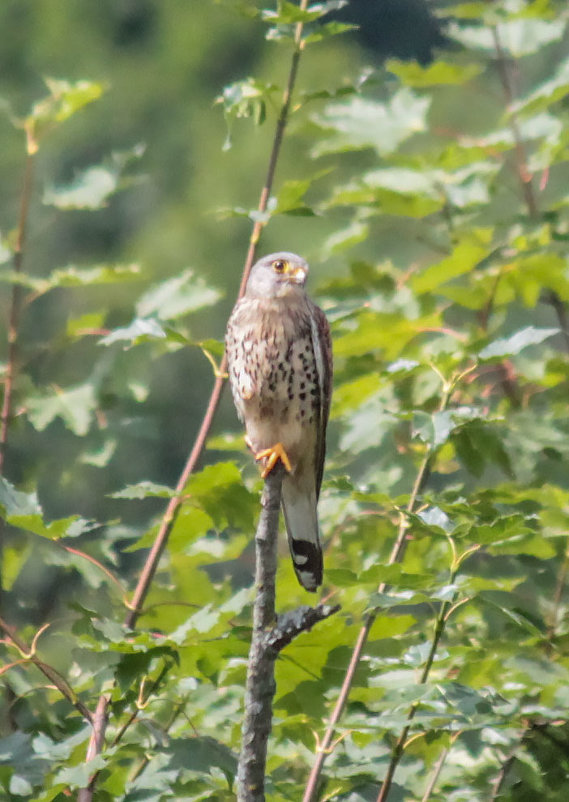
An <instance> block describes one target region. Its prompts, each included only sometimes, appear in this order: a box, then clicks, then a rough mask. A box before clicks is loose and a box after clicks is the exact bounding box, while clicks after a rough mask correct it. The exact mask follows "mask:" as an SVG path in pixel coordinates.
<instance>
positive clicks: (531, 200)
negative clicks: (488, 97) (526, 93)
mask: <svg viewBox="0 0 569 802" xmlns="http://www.w3.org/2000/svg"><path fill="white" fill-rule="evenodd" d="M492 37H493V39H494V49H495V51H496V58H497V65H498V72H499V75H500V81H501V83H502V88H503V90H504V97H505V99H506V105H507V108H508V112H509V115H510V129H511V131H512V135H513V137H514V147H515V154H516V170H517V175H518V179H519V182H520V187H521V190H522V193H523V196H524V201H525V204H526V207H527V210H528V214H529V216H530V217H531V218H533V219H535V218H536V217H537V216H538V206H537V200H536V197H535V191H534V188H533V179H532V175H531V173H530V172H529V170H528V167H527V154H526V149H525V146H524V143H523V139H522V135H521V131H520V126H519V123H518V117H517V114H516V113H515V112H514V111H513V110H512V104H513V102H514V99H515V92H514V86H513V82H512V75H511V71H510V68H509V65H508V60H507V58H506V54H505V53H504V48H503V47H502V41H501V39H500V33H499V31H498V27H497V26H496V25H495V26H494V27H493V28H492Z"/></svg>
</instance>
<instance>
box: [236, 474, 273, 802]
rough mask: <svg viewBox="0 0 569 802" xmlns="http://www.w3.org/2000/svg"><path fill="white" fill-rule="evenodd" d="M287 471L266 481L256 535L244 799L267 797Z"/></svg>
mask: <svg viewBox="0 0 569 802" xmlns="http://www.w3.org/2000/svg"><path fill="white" fill-rule="evenodd" d="M282 470H283V469H282V467H281V465H280V463H279V465H278V467H277V468H276V469H275V470H273V471H272V472H271V473H270V474H269V475H268V476H267V478H266V480H265V488H264V490H263V497H262V500H261V516H260V518H259V524H258V526H257V533H256V535H255V560H256V563H255V588H256V594H255V605H254V609H253V634H252V637H251V648H250V650H249V662H248V667H247V686H246V689H245V718H244V720H243V728H242V741H241V754H240V756H239V766H238V770H237V785H238V790H237V799H238V800H239V802H261V800H264V799H265V764H266V759H267V741H268V739H269V733H270V731H271V721H272V705H273V696H274V694H275V656H276V654H277V652H275V651H274V649H273V648H272V647H271V646H270V645H269V643H268V642H267V633H268V632H269V631H270V629H271V628H272V626H273V625H274V623H275V575H276V572H277V535H278V529H279V511H280V504H281V488H282V479H283V476H282Z"/></svg>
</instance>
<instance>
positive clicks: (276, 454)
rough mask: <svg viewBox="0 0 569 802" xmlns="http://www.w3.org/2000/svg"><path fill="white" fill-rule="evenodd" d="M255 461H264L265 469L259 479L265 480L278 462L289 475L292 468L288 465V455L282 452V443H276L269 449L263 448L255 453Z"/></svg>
mask: <svg viewBox="0 0 569 802" xmlns="http://www.w3.org/2000/svg"><path fill="white" fill-rule="evenodd" d="M255 459H256V460H257V462H258V461H259V460H262V459H263V460H265V467H264V468H263V472H262V473H261V477H262V478H263V479H266V478H267V476H268V475H269V474H270V472H271V471H272V470H273V468H274V467H275V465H276V464H277V462H278V460H280V461H281V462H282V464H283V465H284V466H285V469H286V470H287V471H288V473H291V471H292V466H291V464H290V460H289V458H288V454H287V453H286V451H285V450H284V446H283V444H282V443H276V444H275V445H274V446H271V448H264V449H263V450H262V451H257V453H256V454H255Z"/></svg>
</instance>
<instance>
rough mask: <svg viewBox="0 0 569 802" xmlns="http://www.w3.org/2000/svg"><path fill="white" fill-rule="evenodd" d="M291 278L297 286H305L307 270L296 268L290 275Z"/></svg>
mask: <svg viewBox="0 0 569 802" xmlns="http://www.w3.org/2000/svg"><path fill="white" fill-rule="evenodd" d="M290 278H291V279H292V281H294V283H295V284H304V282H305V281H306V270H305V268H304V267H295V268H294V270H292V271H291V273H290Z"/></svg>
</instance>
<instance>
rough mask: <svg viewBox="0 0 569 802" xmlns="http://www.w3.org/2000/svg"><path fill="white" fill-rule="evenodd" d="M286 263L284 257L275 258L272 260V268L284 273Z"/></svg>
mask: <svg viewBox="0 0 569 802" xmlns="http://www.w3.org/2000/svg"><path fill="white" fill-rule="evenodd" d="M287 264H288V262H286V261H285V260H284V259H275V261H274V262H273V270H275V271H276V272H277V273H284V271H285V270H286V267H287Z"/></svg>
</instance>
